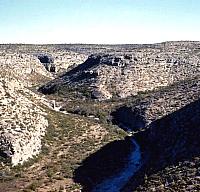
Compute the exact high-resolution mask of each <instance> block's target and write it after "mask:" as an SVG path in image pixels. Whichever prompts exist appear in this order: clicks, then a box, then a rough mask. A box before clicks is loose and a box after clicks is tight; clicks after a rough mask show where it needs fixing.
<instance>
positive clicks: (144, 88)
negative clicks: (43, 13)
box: [0, 41, 200, 192]
mask: <svg viewBox="0 0 200 192" xmlns="http://www.w3.org/2000/svg"><path fill="white" fill-rule="evenodd" d="M0 66H1V72H0V111H1V115H0V119H1V121H0V161H1V165H0V167H1V171H0V191H3V190H4V191H8V192H9V191H12V192H13V191H38V192H44V191H52V190H54V191H74V192H77V191H86V192H89V191H110V192H118V191H199V190H200V185H199V177H200V172H199V162H200V161H199V153H200V148H199V146H200V143H199V139H198V138H199V136H200V105H199V103H200V102H199V101H200V82H199V78H200V42H195V41H194V42H193V41H180V42H163V43H157V44H146V45H137V44H136V45H79V44H75V45H73V44H70V45H67V44H60V45H23V44H15V45H12V44H9V45H0Z"/></svg>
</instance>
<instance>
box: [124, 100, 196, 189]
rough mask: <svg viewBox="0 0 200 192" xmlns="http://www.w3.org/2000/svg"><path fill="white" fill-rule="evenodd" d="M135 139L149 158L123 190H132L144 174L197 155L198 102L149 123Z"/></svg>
mask: <svg viewBox="0 0 200 192" xmlns="http://www.w3.org/2000/svg"><path fill="white" fill-rule="evenodd" d="M135 137H136V139H137V141H138V143H139V144H140V146H141V148H142V150H143V151H144V153H148V155H149V158H148V160H147V161H146V162H145V163H144V164H143V167H142V168H141V169H140V171H139V172H138V173H137V174H136V175H135V176H134V178H132V179H131V180H130V182H129V184H128V185H127V186H128V187H126V190H125V189H124V191H130V190H131V191H133V190H134V189H135V187H136V186H138V185H139V184H142V183H143V182H144V176H145V175H151V174H154V173H157V172H158V171H160V170H163V169H164V168H166V167H169V166H176V165H177V164H179V163H181V162H184V161H190V160H192V159H193V158H194V157H199V156H200V139H199V138H200V100H198V101H195V102H193V103H191V104H189V105H187V106H185V107H183V108H182V109H180V110H178V111H176V112H174V113H171V114H170V115H167V116H165V117H163V118H162V119H160V120H157V121H155V122H153V123H152V124H151V125H150V127H149V129H147V130H146V131H145V132H141V133H138V134H136V135H135Z"/></svg>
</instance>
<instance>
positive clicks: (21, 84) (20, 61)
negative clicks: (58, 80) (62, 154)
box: [0, 52, 52, 165]
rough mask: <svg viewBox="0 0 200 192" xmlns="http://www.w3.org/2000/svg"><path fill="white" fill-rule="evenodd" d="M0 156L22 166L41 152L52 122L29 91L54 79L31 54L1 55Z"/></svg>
mask: <svg viewBox="0 0 200 192" xmlns="http://www.w3.org/2000/svg"><path fill="white" fill-rule="evenodd" d="M0 66H1V71H0V114H1V115H0V156H1V157H4V158H6V159H7V160H8V161H9V162H10V163H11V164H12V165H17V164H22V163H23V162H24V161H27V160H28V159H29V158H32V157H33V156H34V155H37V154H38V153H39V152H40V150H41V144H42V143H41V140H42V138H43V136H44V135H45V132H46V128H47V126H48V121H47V119H46V117H45V113H44V111H43V109H42V108H41V107H39V106H38V104H37V100H39V96H38V95H36V94H35V93H33V92H32V91H30V90H29V89H28V87H31V86H33V85H37V84H38V82H39V81H40V79H42V78H46V79H51V78H52V76H51V74H50V73H49V72H47V71H46V70H45V68H44V67H43V66H42V65H41V63H40V62H39V61H38V59H37V58H35V57H34V56H31V55H29V54H18V53H15V52H13V53H2V52H0Z"/></svg>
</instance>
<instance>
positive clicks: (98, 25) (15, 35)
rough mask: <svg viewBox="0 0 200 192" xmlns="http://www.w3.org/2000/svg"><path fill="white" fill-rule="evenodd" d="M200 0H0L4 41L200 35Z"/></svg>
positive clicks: (159, 39) (128, 39)
mask: <svg viewBox="0 0 200 192" xmlns="http://www.w3.org/2000/svg"><path fill="white" fill-rule="evenodd" d="M199 21H200V0H0V43H155V42H162V41H169V40H200V25H199Z"/></svg>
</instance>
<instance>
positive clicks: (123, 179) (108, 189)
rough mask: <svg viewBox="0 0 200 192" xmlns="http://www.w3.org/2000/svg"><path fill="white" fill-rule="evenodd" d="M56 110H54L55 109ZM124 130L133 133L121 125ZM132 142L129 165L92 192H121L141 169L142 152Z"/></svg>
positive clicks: (135, 143) (136, 144) (133, 141)
mask: <svg viewBox="0 0 200 192" xmlns="http://www.w3.org/2000/svg"><path fill="white" fill-rule="evenodd" d="M53 109H54V108H53ZM54 110H55V111H59V112H61V113H64V114H68V113H67V112H66V111H60V109H54ZM121 126H122V127H123V128H124V130H126V131H127V132H128V131H131V129H129V128H128V127H127V126H125V125H121ZM131 142H132V145H133V151H132V152H131V153H130V155H129V158H128V162H127V165H126V166H124V168H122V170H121V171H120V172H119V173H117V174H115V175H113V176H111V177H109V178H108V179H105V180H104V181H102V182H101V183H99V184H98V185H97V186H96V187H95V188H94V189H93V190H92V192H120V190H121V189H122V188H123V187H124V186H125V185H126V183H127V182H128V181H129V179H130V178H131V177H132V176H134V174H135V173H136V172H137V171H138V170H139V169H140V167H141V165H142V163H141V151H140V146H139V145H138V143H137V142H136V141H135V140H134V139H133V138H131Z"/></svg>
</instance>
